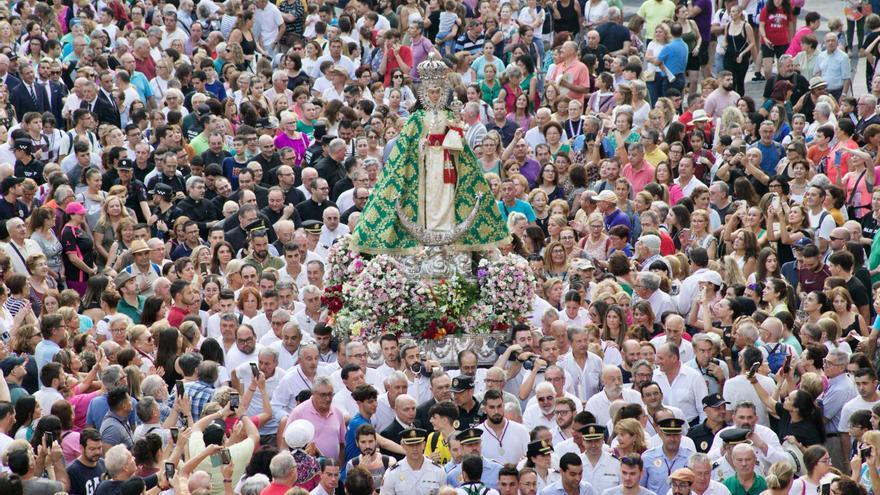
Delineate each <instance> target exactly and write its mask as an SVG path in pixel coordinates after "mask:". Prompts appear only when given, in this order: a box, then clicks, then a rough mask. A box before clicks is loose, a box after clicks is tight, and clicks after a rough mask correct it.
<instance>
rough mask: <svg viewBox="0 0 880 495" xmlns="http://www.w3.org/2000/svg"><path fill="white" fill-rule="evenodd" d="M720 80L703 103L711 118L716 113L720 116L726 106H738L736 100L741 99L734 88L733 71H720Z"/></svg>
mask: <svg viewBox="0 0 880 495" xmlns="http://www.w3.org/2000/svg"><path fill="white" fill-rule="evenodd" d="M718 80H719V81H720V82H721V84H720V85H718V87H717V88H715V89H714V90H713V91H712V92H711V93H709V96H707V97H706V101H705V102H704V103H703V110H705V111H706V115H708V116H709V118H712V117H714V116H715V114H716V113H717V114H718V115H719V116H720V115H721V112H722V111H723V110H724V109H725V108H728V107H734V106H736V102H737V101H739V99H740V95H739V93H737V92H736V91H734V90H733V88H734V83H733V73H732V72H730V71H728V70H723V71H721V72H719V73H718ZM770 88H773V86H770Z"/></svg>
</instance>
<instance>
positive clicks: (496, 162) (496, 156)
mask: <svg viewBox="0 0 880 495" xmlns="http://www.w3.org/2000/svg"><path fill="white" fill-rule="evenodd" d="M479 147H480V153H479V159H480V164H481V165H482V166H483V174H487V173H495V174H500V173H501V152H502V151H503V150H502V148H501V135H500V134H498V131H496V130H491V131H489V132H487V133H486V135H485V136H484V137H483V141H482V142H480V144H479Z"/></svg>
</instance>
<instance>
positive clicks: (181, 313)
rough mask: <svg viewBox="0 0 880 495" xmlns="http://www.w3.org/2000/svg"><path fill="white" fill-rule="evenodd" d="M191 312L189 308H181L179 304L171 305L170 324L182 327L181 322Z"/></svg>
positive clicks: (169, 311)
mask: <svg viewBox="0 0 880 495" xmlns="http://www.w3.org/2000/svg"><path fill="white" fill-rule="evenodd" d="M188 314H189V309H187V308H181V307H179V306H171V309H169V310H168V324H169V325H171V326H172V327H175V328H177V327H180V324H181V323H183V319H184V318H186V316H187V315H188Z"/></svg>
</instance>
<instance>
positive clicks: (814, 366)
mask: <svg viewBox="0 0 880 495" xmlns="http://www.w3.org/2000/svg"><path fill="white" fill-rule="evenodd" d="M807 325H812V326H815V324H813V323H807ZM805 326H806V325H805ZM801 331H802V332H803V329H801ZM819 332H821V330H819ZM827 355H828V348H827V347H825V346H824V345H823V344H810V345H808V346H807V348H806V349H804V352H803V353H802V354H801V359H800V362H801V365H802V366H803V368H804V370H803V371H804V372H805V373H807V372H814V373H821V372H822V370H823V368H824V366H825V356H827Z"/></svg>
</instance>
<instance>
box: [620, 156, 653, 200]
mask: <svg viewBox="0 0 880 495" xmlns="http://www.w3.org/2000/svg"><path fill="white" fill-rule="evenodd" d="M620 176H621V177H623V178H625V179H626V180H628V181H629V183H630V184H632V187H633V194H638V193H640V192H642V191H643V190H644V189H645V186H647V185H648V184H650V183H652V182H654V167H652V166H651V164H650V163H648V161H647V160H644V161H643V164H642V169H641V170H636V169H635V168H633V166H632V164H631V163H627V164H626V165H624V166H623V172H622V173H621V174H620Z"/></svg>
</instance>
